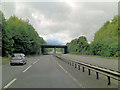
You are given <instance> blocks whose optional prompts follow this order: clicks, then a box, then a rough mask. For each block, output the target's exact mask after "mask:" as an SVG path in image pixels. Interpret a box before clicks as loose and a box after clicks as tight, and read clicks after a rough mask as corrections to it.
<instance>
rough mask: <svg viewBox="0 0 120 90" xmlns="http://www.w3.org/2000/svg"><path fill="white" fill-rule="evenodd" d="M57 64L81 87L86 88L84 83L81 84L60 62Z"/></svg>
mask: <svg viewBox="0 0 120 90" xmlns="http://www.w3.org/2000/svg"><path fill="white" fill-rule="evenodd" d="M57 64H58V65H59V67H60V68H61V69H62V70H63V71H64V72H65V73H67V74H68V75H69V76H70V77H71V78H72V79H73V80H74V81H75V82H76V83H77V84H78V85H79V86H80V87H81V88H85V87H83V85H81V84H80V83H79V82H78V81H77V80H76V79H75V78H74V77H73V76H72V75H71V74H70V73H68V72H67V71H66V70H65V69H64V68H63V67H62V66H61V65H60V64H59V63H58V62H57Z"/></svg>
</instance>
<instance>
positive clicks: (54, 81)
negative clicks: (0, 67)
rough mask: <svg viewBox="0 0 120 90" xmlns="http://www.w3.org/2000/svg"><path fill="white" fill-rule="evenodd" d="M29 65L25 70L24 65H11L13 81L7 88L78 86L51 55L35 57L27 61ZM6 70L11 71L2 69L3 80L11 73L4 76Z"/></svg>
mask: <svg viewBox="0 0 120 90" xmlns="http://www.w3.org/2000/svg"><path fill="white" fill-rule="evenodd" d="M28 63H29V62H28ZM30 65H31V67H30V68H29V69H28V70H27V67H29V66H30ZM29 66H27V67H26V69H25V70H26V71H25V70H24V66H12V67H11V70H13V69H14V70H13V71H12V72H13V73H11V75H12V76H13V75H14V77H12V78H13V79H12V80H15V81H14V83H13V84H12V85H11V86H9V88H79V85H77V83H75V82H74V80H72V78H71V77H69V76H68V75H67V74H66V73H65V72H64V71H63V69H62V68H61V67H60V66H59V65H58V63H57V61H56V60H55V59H54V57H53V56H51V55H45V56H40V57H37V59H35V60H33V63H31V64H30V63H29ZM9 67H10V66H9ZM16 67H17V68H16ZM17 69H18V70H17ZM23 71H25V72H23ZM8 72H9V73H10V72H11V71H9V70H8V71H5V72H4V71H3V81H4V80H8V79H9V78H10V76H11V75H9V77H8V75H6V76H5V74H6V73H8ZM16 72H17V73H16ZM15 73H16V75H15ZM12 80H11V81H12ZM4 83H6V82H4ZM3 85H5V84H3Z"/></svg>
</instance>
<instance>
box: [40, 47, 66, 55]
mask: <svg viewBox="0 0 120 90" xmlns="http://www.w3.org/2000/svg"><path fill="white" fill-rule="evenodd" d="M44 48H54V53H56V48H64V54H66V53H67V45H41V53H42V54H44V52H45V51H44Z"/></svg>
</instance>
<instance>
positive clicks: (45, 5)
mask: <svg viewBox="0 0 120 90" xmlns="http://www.w3.org/2000/svg"><path fill="white" fill-rule="evenodd" d="M12 4H13V5H12ZM22 4H23V5H24V6H25V8H24V9H21V10H20V11H18V12H16V11H15V10H16V7H15V5H16V4H15V3H11V5H10V4H9V3H7V4H6V6H3V8H4V9H3V11H4V13H5V16H7V17H8V16H11V15H12V14H16V15H17V16H19V17H22V18H23V17H24V18H28V19H29V20H30V23H31V24H32V25H33V26H34V28H35V29H36V31H37V32H38V33H39V34H40V35H47V34H53V33H54V34H55V33H56V34H59V33H64V32H65V31H66V32H67V33H66V32H65V33H66V36H68V39H74V38H78V37H79V36H81V35H85V36H87V39H88V41H92V40H93V38H94V33H95V32H96V31H97V30H98V29H99V28H100V27H101V26H102V25H103V24H104V22H105V21H107V20H111V19H112V18H113V17H114V16H115V15H117V14H118V7H117V3H112V2H107V3H106V2H104V3H100V2H99V3H98V2H97V3H96V2H89V3H82V2H77V3H75V5H76V9H75V10H74V9H72V8H71V7H70V6H69V5H68V4H66V3H64V2H37V3H36V2H35V3H25V2H24V3H21V4H18V5H19V6H20V7H22ZM32 14H36V15H37V16H38V19H35V18H34V17H33V16H32ZM41 16H43V17H44V18H43V17H41ZM45 20H46V21H45ZM42 21H45V22H44V23H48V25H47V24H46V25H44V26H42V24H41V22H42ZM49 23H50V25H49ZM58 38H61V41H58V42H61V43H63V41H64V39H65V38H63V37H62V36H61V35H60V37H58ZM56 40H57V38H56ZM51 41H52V40H51ZM66 43H67V42H66Z"/></svg>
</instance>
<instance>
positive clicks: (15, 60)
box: [10, 53, 27, 66]
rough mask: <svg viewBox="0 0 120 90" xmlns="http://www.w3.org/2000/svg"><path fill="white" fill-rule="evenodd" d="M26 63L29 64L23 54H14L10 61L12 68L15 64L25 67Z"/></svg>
mask: <svg viewBox="0 0 120 90" xmlns="http://www.w3.org/2000/svg"><path fill="white" fill-rule="evenodd" d="M26 63H27V59H26V57H25V55H24V54H23V53H14V54H13V55H12V57H11V60H10V65H11V66H12V65H14V64H23V65H24V64H26Z"/></svg>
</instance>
